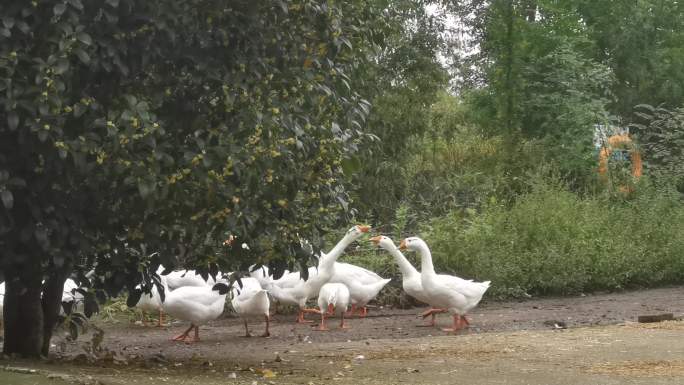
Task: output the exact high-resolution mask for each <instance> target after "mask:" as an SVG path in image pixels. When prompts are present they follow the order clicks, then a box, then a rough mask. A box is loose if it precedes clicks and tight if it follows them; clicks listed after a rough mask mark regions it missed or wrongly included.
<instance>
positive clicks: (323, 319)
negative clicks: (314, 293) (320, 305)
mask: <svg viewBox="0 0 684 385" xmlns="http://www.w3.org/2000/svg"><path fill="white" fill-rule="evenodd" d="M325 316H326V313H325V312H324V311H321V324H320V325H318V327H317V328H316V329H314V330H318V331H325V330H330V329H328V328H327V327H325Z"/></svg>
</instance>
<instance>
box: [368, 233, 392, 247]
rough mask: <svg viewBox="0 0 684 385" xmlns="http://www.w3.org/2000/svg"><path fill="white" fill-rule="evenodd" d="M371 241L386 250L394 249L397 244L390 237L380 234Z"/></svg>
mask: <svg viewBox="0 0 684 385" xmlns="http://www.w3.org/2000/svg"><path fill="white" fill-rule="evenodd" d="M370 241H371V242H373V243H375V245H376V246H379V247H382V248H383V249H385V250H394V249H396V246H395V245H394V242H392V239H391V238H390V237H386V236H384V235H378V236H377V237H372V238H371V239H370Z"/></svg>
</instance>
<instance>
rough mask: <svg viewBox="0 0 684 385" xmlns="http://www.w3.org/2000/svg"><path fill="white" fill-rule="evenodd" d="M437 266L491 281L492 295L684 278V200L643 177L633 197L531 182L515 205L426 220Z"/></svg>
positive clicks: (495, 204)
mask: <svg viewBox="0 0 684 385" xmlns="http://www.w3.org/2000/svg"><path fill="white" fill-rule="evenodd" d="M424 237H425V239H426V240H427V242H428V244H429V245H430V246H431V249H432V251H433V259H434V260H435V265H436V267H437V269H438V270H441V271H445V272H451V273H457V274H458V275H460V276H463V277H467V278H475V279H477V280H491V281H492V282H493V286H492V289H491V290H490V294H493V295H494V296H496V297H507V296H519V295H523V294H525V293H528V294H573V293H580V292H584V291H591V290H613V289H623V288H627V287H634V286H653V285H659V284H667V283H673V282H677V281H679V280H681V279H682V278H684V260H683V259H682V258H681V256H682V255H684V206H682V202H681V200H680V197H679V195H678V194H677V193H676V192H675V191H674V190H670V189H660V190H658V189H655V188H654V187H652V186H650V185H648V183H647V182H644V183H643V185H641V186H639V189H638V191H637V192H636V193H635V195H634V196H633V197H632V199H630V200H624V199H616V198H614V197H611V196H609V195H601V196H584V197H583V196H580V195H578V194H575V193H573V192H570V191H569V190H568V189H567V188H566V187H565V186H564V185H563V184H562V183H560V182H558V181H557V180H551V181H549V180H548V179H543V180H538V181H535V182H534V184H533V186H532V190H531V192H529V193H527V194H524V195H522V196H521V197H520V198H519V199H518V200H517V201H516V202H515V203H514V204H513V205H512V206H510V207H507V206H506V205H503V204H500V203H498V202H496V201H492V202H490V203H489V204H488V205H487V207H486V208H485V209H484V210H483V211H482V212H481V213H479V214H477V213H472V215H470V216H467V217H463V216H462V215H461V213H454V212H451V213H448V214H446V215H444V216H443V217H439V218H436V219H434V220H433V221H431V222H430V223H429V225H428V226H426V227H425V228H424Z"/></svg>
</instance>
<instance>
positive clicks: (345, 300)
mask: <svg viewBox="0 0 684 385" xmlns="http://www.w3.org/2000/svg"><path fill="white" fill-rule="evenodd" d="M347 306H349V289H348V288H347V286H345V285H344V284H341V283H332V282H329V283H326V284H325V285H323V286H321V290H320V291H319V292H318V311H319V312H320V313H321V324H320V325H318V328H316V330H330V329H328V328H327V327H325V316H327V315H333V314H335V313H337V314H339V315H340V318H341V321H340V329H348V328H349V326H347V324H346V323H345V322H344V313H345V312H346V311H347Z"/></svg>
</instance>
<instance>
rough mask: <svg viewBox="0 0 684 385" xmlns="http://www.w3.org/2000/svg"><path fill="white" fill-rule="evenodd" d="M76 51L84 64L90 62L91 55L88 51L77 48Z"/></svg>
mask: <svg viewBox="0 0 684 385" xmlns="http://www.w3.org/2000/svg"><path fill="white" fill-rule="evenodd" d="M74 53H76V56H78V58H79V59H81V61H82V62H83V64H90V56H88V54H87V53H86V51H84V50H82V49H80V48H76V49H75V50H74Z"/></svg>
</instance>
